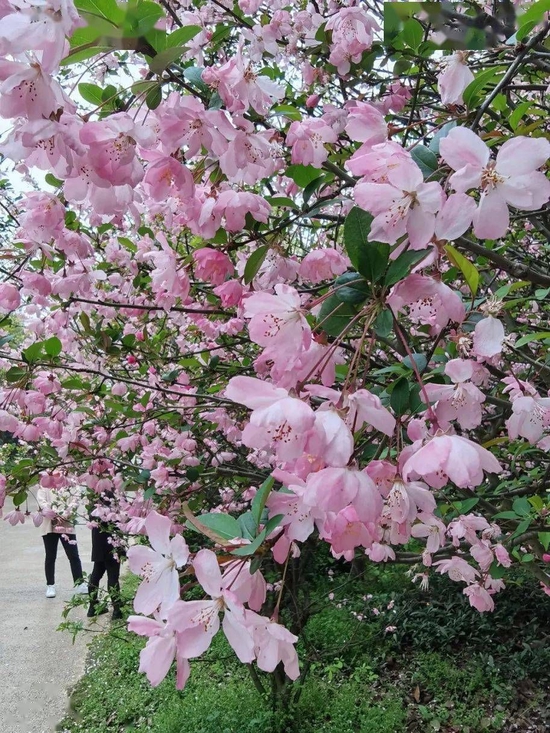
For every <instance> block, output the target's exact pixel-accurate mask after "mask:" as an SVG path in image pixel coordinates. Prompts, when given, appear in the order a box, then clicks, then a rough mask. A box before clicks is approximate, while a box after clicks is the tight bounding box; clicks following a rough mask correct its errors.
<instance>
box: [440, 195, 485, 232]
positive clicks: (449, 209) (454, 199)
mask: <svg viewBox="0 0 550 733" xmlns="http://www.w3.org/2000/svg"><path fill="white" fill-rule="evenodd" d="M476 211H477V204H476V202H475V201H474V199H473V198H472V197H471V196H469V195H468V194H467V193H452V194H451V195H450V196H449V198H448V199H447V200H446V201H445V203H444V204H443V206H442V207H441V208H440V209H439V211H438V212H437V216H436V217H435V237H436V239H438V240H446V241H452V240H454V239H457V238H458V237H460V236H462V234H464V232H465V231H466V230H467V229H469V228H470V226H471V224H472V219H473V217H474V214H475V213H476Z"/></svg>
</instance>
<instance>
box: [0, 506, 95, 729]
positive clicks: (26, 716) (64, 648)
mask: <svg viewBox="0 0 550 733" xmlns="http://www.w3.org/2000/svg"><path fill="white" fill-rule="evenodd" d="M32 508H33V507H31V509H32ZM10 509H11V502H10V501H9V500H8V501H6V506H5V507H4V514H6V513H7V512H8V511H10ZM28 519H29V518H27V521H26V522H25V524H24V525H20V524H19V525H17V527H11V526H10V525H9V524H8V523H7V522H5V521H4V520H3V519H0V709H1V713H0V730H1V731H2V733H53V731H54V730H55V726H56V725H57V723H59V721H60V720H61V719H62V718H63V716H64V714H65V711H66V709H67V703H68V698H67V688H68V687H70V686H71V685H73V684H74V683H75V682H76V681H77V679H78V678H79V677H80V676H81V674H82V673H83V671H84V661H85V657H86V653H87V644H88V642H89V641H90V638H91V635H89V634H86V633H80V634H78V635H77V637H76V641H75V643H74V645H73V642H72V635H71V634H69V633H68V632H66V631H65V632H59V631H56V629H57V627H58V626H59V624H60V623H61V622H62V621H63V619H62V617H61V612H62V610H63V606H64V604H65V602H67V601H69V600H70V599H71V597H72V589H73V582H72V578H71V572H70V568H69V562H68V560H67V557H66V556H65V552H64V551H63V548H62V547H61V543H60V545H59V549H58V554H57V563H56V579H55V580H56V588H57V597H56V598H53V599H50V598H46V597H45V592H46V581H45V578H44V546H43V543H42V537H41V534H40V529H37V528H36V527H35V526H34V525H33V523H32V521H31V522H29V521H28ZM76 535H77V540H78V546H79V552H80V558H81V560H82V566H83V568H84V571H85V572H86V573H89V572H90V571H91V567H92V564H91V562H90V552H91V536H90V531H89V529H88V528H87V527H86V526H79V527H77V533H76ZM85 611H86V609H85V606H81V607H78V608H76V609H74V610H73V611H71V613H70V614H69V620H71V619H72V620H74V621H77V620H83V619H84V618H85V616H86V613H85ZM95 628H96V629H97V626H95Z"/></svg>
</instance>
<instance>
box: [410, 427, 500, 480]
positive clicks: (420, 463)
mask: <svg viewBox="0 0 550 733" xmlns="http://www.w3.org/2000/svg"><path fill="white" fill-rule="evenodd" d="M484 471H486V472H487V473H500V472H501V471H502V467H501V465H500V463H499V462H498V461H497V459H496V458H495V457H494V456H493V455H492V453H489V451H488V450H486V449H485V448H482V447H481V446H480V445H477V443H474V442H473V441H471V440H468V439H467V438H463V437H462V436H460V435H444V434H437V435H436V436H435V437H433V438H431V439H430V440H428V442H427V443H426V444H425V445H424V446H423V447H422V448H420V450H418V451H416V453H414V454H413V455H412V456H411V457H410V458H409V459H408V460H407V461H406V462H405V465H404V466H403V478H404V479H405V481H408V480H409V477H410V476H411V474H415V475H416V476H423V477H424V479H425V481H426V483H427V484H429V485H430V486H433V487H434V488H436V489H440V488H441V487H443V486H445V484H446V483H447V482H448V481H452V482H453V483H454V484H456V485H457V486H458V487H460V488H462V489H463V488H470V489H472V488H474V487H476V486H479V485H480V484H481V483H482V482H483V472H484Z"/></svg>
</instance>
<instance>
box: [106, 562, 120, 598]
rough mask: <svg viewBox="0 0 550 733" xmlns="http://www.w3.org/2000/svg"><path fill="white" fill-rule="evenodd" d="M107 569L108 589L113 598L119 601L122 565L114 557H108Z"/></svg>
mask: <svg viewBox="0 0 550 733" xmlns="http://www.w3.org/2000/svg"><path fill="white" fill-rule="evenodd" d="M105 567H106V568H107V588H108V589H109V593H110V594H111V598H112V599H113V601H114V600H117V599H118V597H119V595H120V585H119V582H118V581H119V578H120V563H119V561H118V560H116V559H115V558H114V557H112V556H111V557H108V558H107V559H106V561H105Z"/></svg>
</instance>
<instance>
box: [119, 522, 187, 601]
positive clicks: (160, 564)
mask: <svg viewBox="0 0 550 733" xmlns="http://www.w3.org/2000/svg"><path fill="white" fill-rule="evenodd" d="M171 526H172V522H171V521H170V519H169V518H168V517H165V516H162V515H161V514H159V513H158V512H155V511H153V512H151V513H150V514H149V515H148V517H147V519H146V520H145V531H146V532H147V536H148V538H149V542H150V543H151V547H146V546H145V545H134V546H133V547H131V548H130V549H129V550H128V563H129V565H130V570H131V571H132V572H133V573H136V575H140V576H141V577H142V578H143V580H142V582H141V584H140V586H139V588H138V590H137V593H136V597H135V599H134V608H135V610H136V611H137V613H144V614H149V613H152V612H153V611H155V610H156V609H157V608H158V607H159V606H160V605H161V604H165V605H166V606H167V607H169V606H170V605H171V604H172V603H174V601H176V600H177V599H178V598H179V594H180V585H179V575H178V571H177V569H178V568H181V567H182V566H183V565H185V564H186V563H187V560H188V559H189V550H188V548H187V544H186V542H185V540H184V539H183V537H182V536H181V535H176V536H175V537H174V538H173V539H170V528H171Z"/></svg>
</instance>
